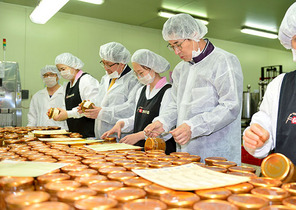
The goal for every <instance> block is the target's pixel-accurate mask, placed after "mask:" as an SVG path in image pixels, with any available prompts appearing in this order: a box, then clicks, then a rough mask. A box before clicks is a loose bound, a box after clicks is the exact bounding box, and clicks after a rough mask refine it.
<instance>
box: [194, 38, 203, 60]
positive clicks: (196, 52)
mask: <svg viewBox="0 0 296 210" xmlns="http://www.w3.org/2000/svg"><path fill="white" fill-rule="evenodd" d="M197 45H198V49H197V51H196V50H192V58H195V57H197V56H199V54H200V53H201V51H200V48H199V40H198V41H197Z"/></svg>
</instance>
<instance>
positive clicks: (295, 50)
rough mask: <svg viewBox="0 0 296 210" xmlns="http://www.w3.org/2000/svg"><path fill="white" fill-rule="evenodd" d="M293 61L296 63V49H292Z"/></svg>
mask: <svg viewBox="0 0 296 210" xmlns="http://www.w3.org/2000/svg"><path fill="white" fill-rule="evenodd" d="M292 54H293V61H294V62H296V49H293V48H292Z"/></svg>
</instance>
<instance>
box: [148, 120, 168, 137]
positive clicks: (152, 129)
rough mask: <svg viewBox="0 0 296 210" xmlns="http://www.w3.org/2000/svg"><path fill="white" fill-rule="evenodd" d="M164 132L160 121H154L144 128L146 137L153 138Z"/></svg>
mask: <svg viewBox="0 0 296 210" xmlns="http://www.w3.org/2000/svg"><path fill="white" fill-rule="evenodd" d="M163 132H164V129H163V125H162V123H161V122H160V121H158V120H157V121H155V122H153V123H151V124H149V125H147V126H146V128H144V134H145V135H146V136H147V137H150V138H155V137H157V136H159V135H160V134H162V133H163Z"/></svg>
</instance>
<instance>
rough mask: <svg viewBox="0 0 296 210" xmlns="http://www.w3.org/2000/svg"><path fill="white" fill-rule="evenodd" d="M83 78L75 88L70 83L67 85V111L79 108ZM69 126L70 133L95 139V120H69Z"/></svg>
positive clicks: (83, 118) (82, 118) (77, 82)
mask: <svg viewBox="0 0 296 210" xmlns="http://www.w3.org/2000/svg"><path fill="white" fill-rule="evenodd" d="M85 74H86V73H83V74H82V75H81V77H83V76H84V75H85ZM81 77H79V79H78V80H77V81H76V83H75V85H74V86H73V87H70V82H69V83H68V84H67V88H66V96H65V104H66V110H71V109H72V108H74V107H77V106H78V105H79V104H80V103H81V102H82V100H81V97H80V93H79V82H80V79H81ZM67 124H68V127H69V131H70V132H77V133H80V134H81V135H83V137H84V138H86V137H94V136H95V132H94V127H95V120H94V119H90V118H87V117H81V118H68V119H67Z"/></svg>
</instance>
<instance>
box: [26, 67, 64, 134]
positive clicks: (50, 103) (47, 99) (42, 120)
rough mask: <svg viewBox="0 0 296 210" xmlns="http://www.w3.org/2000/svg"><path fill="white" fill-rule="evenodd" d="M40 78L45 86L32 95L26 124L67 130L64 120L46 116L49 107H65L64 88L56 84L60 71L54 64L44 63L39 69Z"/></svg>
mask: <svg viewBox="0 0 296 210" xmlns="http://www.w3.org/2000/svg"><path fill="white" fill-rule="evenodd" d="M40 73H41V78H42V80H43V82H44V83H45V85H46V87H45V88H43V89H42V90H39V91H38V92H37V93H35V94H34V95H33V97H32V100H31V103H30V108H29V113H28V124H27V126H59V127H61V129H66V130H68V126H67V123H66V122H65V121H61V122H58V121H54V120H53V119H49V118H48V116H47V114H46V113H47V110H48V109H50V108H55V107H61V108H65V100H64V98H65V90H64V88H63V86H61V85H60V84H58V81H59V78H60V73H59V71H58V69H57V68H56V66H54V65H46V66H45V67H44V68H42V69H41V70H40Z"/></svg>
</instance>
